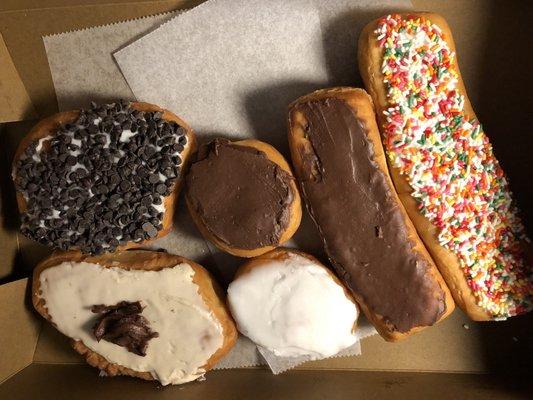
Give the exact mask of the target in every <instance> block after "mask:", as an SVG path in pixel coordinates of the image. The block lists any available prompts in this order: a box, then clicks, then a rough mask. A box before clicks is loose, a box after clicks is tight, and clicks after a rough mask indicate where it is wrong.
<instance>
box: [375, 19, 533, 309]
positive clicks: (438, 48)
mask: <svg viewBox="0 0 533 400" xmlns="http://www.w3.org/2000/svg"><path fill="white" fill-rule="evenodd" d="M375 34H376V35H377V40H378V41H379V45H380V47H381V48H382V49H383V54H384V55H383V64H382V68H381V69H382V73H383V75H384V83H385V87H386V92H387V100H388V102H389V108H388V109H387V110H386V111H385V116H386V124H385V127H384V140H383V142H384V145H385V148H386V150H387V154H388V157H389V160H390V162H391V163H392V165H394V166H395V167H397V168H399V169H400V172H401V173H402V174H404V175H405V176H406V177H407V179H408V181H409V183H410V184H411V187H412V188H413V193H412V196H413V197H414V198H415V199H416V200H417V202H418V207H419V209H420V212H421V213H422V214H423V215H424V216H425V217H427V218H428V219H429V220H430V221H431V222H432V223H433V224H434V225H435V226H436V227H437V228H438V229H439V235H438V239H439V242H440V244H441V245H442V246H444V247H445V248H447V249H449V250H450V251H452V252H453V253H454V254H456V256H457V257H458V259H459V262H460V264H461V267H462V269H463V271H464V273H465V276H466V279H467V282H468V284H469V286H470V288H471V289H472V291H473V293H474V295H475V297H476V299H477V303H478V305H479V306H480V307H482V308H483V309H484V310H486V311H487V312H489V313H490V314H491V315H492V316H493V317H494V318H507V317H510V316H513V315H517V314H521V313H524V312H527V311H529V310H530V309H531V308H533V304H532V303H533V300H532V297H533V296H532V293H533V277H532V274H531V271H530V270H528V266H527V265H526V264H525V262H524V257H523V254H522V246H521V245H520V242H521V241H528V242H529V239H528V238H527V237H526V234H525V230H524V227H523V225H522V223H521V221H520V219H519V217H518V216H517V209H516V208H515V206H514V205H513V202H512V199H511V193H510V191H509V188H508V183H507V180H506V178H505V175H504V173H503V171H502V169H501V167H500V165H499V163H498V161H497V160H496V158H495V157H494V155H493V151H492V146H491V145H490V143H489V140H488V138H487V136H485V134H484V132H483V129H482V128H481V125H480V123H479V122H478V121H477V120H476V119H475V118H469V117H468V116H467V115H466V114H465V112H464V111H463V107H464V97H463V96H462V95H461V94H460V93H459V91H458V89H457V83H458V80H457V71H456V70H455V68H454V59H455V54H454V53H453V52H452V51H451V50H450V48H449V47H448V44H447V43H446V41H445V40H444V39H443V35H442V32H441V30H440V29H439V27H438V26H436V25H433V24H432V23H431V22H430V21H428V20H424V19H422V18H416V17H402V16H401V15H389V16H387V17H384V18H382V19H381V20H380V21H379V24H378V28H377V30H376V31H375Z"/></svg>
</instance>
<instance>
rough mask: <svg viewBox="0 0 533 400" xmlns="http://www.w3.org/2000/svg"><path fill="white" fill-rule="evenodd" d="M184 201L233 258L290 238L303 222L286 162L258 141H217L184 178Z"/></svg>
mask: <svg viewBox="0 0 533 400" xmlns="http://www.w3.org/2000/svg"><path fill="white" fill-rule="evenodd" d="M186 186H187V187H186V199H187V204H188V206H189V210H190V212H191V214H192V215H193V219H194V220H195V222H196V224H197V225H198V227H199V229H200V231H201V232H202V234H203V235H204V236H206V238H208V239H209V240H212V241H213V242H214V243H215V244H216V245H217V246H219V247H220V248H221V249H222V250H224V251H227V252H229V253H231V254H235V255H239V256H244V257H252V256H254V255H258V254H262V253H264V252H266V251H268V250H271V249H272V248H273V247H276V246H278V245H279V244H280V243H282V242H284V241H286V240H288V239H289V238H290V236H292V234H293V233H294V231H296V229H297V227H298V225H299V223H300V218H301V206H300V197H299V195H298V191H297V188H296V185H295V183H294V179H293V177H292V174H291V171H290V169H289V167H288V164H287V163H286V161H285V160H284V159H283V157H282V156H281V155H280V154H279V153H278V152H277V151H276V150H275V149H274V148H273V147H271V146H269V145H267V144H265V143H262V142H258V141H256V140H247V141H242V142H230V141H229V140H225V139H215V140H214V141H212V142H211V143H209V144H207V145H205V146H203V147H202V148H201V149H200V151H199V152H198V156H197V159H196V160H195V161H194V162H193V164H192V166H191V170H190V172H189V174H188V175H187V177H186Z"/></svg>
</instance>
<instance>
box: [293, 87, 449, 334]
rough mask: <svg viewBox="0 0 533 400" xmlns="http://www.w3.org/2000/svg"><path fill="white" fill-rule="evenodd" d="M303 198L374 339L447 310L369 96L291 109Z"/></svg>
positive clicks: (336, 91)
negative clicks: (391, 171) (397, 187)
mask: <svg viewBox="0 0 533 400" xmlns="http://www.w3.org/2000/svg"><path fill="white" fill-rule="evenodd" d="M289 122H290V129H289V145H290V148H291V154H292V159H293V164H294V168H295V172H296V176H297V178H298V181H299V183H300V185H301V189H302V195H303V196H304V199H305V200H306V204H307V207H308V209H309V212H310V214H311V216H312V217H313V220H314V221H315V223H316V225H317V228H318V230H319V233H320V235H321V237H322V240H323V242H324V248H325V250H326V252H327V254H328V256H329V258H330V261H331V263H332V264H333V266H334V268H335V270H336V271H337V273H338V275H339V277H340V278H341V279H342V280H343V281H344V282H345V283H346V285H347V286H348V288H349V289H350V290H351V291H352V293H353V295H354V297H355V298H356V300H357V301H358V302H359V305H360V306H361V308H362V310H363V311H364V312H365V314H366V315H367V317H368V318H369V319H370V320H371V321H372V322H373V323H374V325H375V326H376V329H377V330H378V331H379V333H380V334H381V335H382V336H383V337H384V338H385V339H387V340H389V341H395V340H399V339H402V338H405V337H407V336H408V335H410V334H412V333H415V332H417V331H420V330H421V329H424V328H425V327H428V326H431V325H434V324H436V323H437V322H439V321H440V320H442V319H443V318H445V317H446V316H447V315H448V314H449V313H450V312H451V311H452V310H453V300H452V298H451V295H450V292H449V290H448V288H447V287H446V285H445V283H444V281H443V279H442V277H441V276H440V274H439V272H438V270H437V268H436V266H435V264H434V262H433V260H432V259H431V257H430V256H429V254H428V253H427V251H426V249H425V248H424V246H423V244H422V242H421V241H420V238H419V237H418V236H417V234H416V231H415V229H414V227H413V225H412V223H411V221H410V220H409V219H408V217H407V214H406V212H405V210H404V209H403V207H402V205H401V203H400V200H399V199H398V197H397V195H396V192H395V191H394V186H393V185H392V182H391V180H390V177H389V175H388V171H387V167H386V162H385V158H384V154H383V148H382V147H381V144H380V142H379V133H378V130H377V127H376V123H375V115H374V112H373V108H372V102H371V100H370V97H369V96H368V95H367V94H366V93H365V92H364V91H363V90H361V89H352V88H331V89H324V90H320V91H317V92H313V93H311V94H309V95H307V96H304V97H302V98H300V99H298V100H297V101H296V102H294V103H293V104H292V105H291V106H290V108H289Z"/></svg>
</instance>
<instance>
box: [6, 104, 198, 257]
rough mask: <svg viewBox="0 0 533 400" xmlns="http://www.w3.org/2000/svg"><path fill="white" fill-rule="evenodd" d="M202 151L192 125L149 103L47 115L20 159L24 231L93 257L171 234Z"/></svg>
mask: <svg viewBox="0 0 533 400" xmlns="http://www.w3.org/2000/svg"><path fill="white" fill-rule="evenodd" d="M194 147H195V138H194V134H193V132H192V130H191V129H190V128H189V127H188V126H187V124H186V123H185V122H184V121H182V120H181V119H180V118H178V117H177V116H175V115H174V114H172V113H171V112H169V111H167V110H164V109H162V108H159V107H158V106H155V105H152V104H147V103H129V102H124V101H119V102H116V103H112V104H106V105H96V104H94V103H92V105H91V107H90V109H88V110H79V111H68V112H62V113H58V114H56V115H53V116H51V117H49V118H46V119H44V120H42V121H41V122H39V123H38V124H37V125H36V126H35V127H34V128H33V129H32V130H31V131H30V132H29V134H28V135H27V136H26V137H25V138H24V139H23V140H22V142H21V144H20V145H19V148H18V151H17V153H16V155H15V160H14V162H13V179H14V182H15V187H16V190H17V201H18V205H19V210H20V212H21V214H22V226H21V231H22V233H23V234H24V235H26V236H28V237H29V238H31V239H34V240H36V241H38V242H40V243H42V244H45V245H48V246H50V247H54V248H58V249H61V250H67V249H79V250H81V251H82V252H84V253H90V254H100V253H102V252H106V251H107V252H113V251H115V250H116V249H117V248H126V247H134V246H138V245H139V244H140V243H143V242H145V241H147V240H151V239H155V238H158V237H161V236H164V235H165V234H167V233H168V232H169V230H170V228H171V225H172V217H173V212H174V201H175V199H176V197H177V196H176V195H177V193H178V190H179V187H180V183H181V177H182V175H183V169H185V168H186V167H187V164H188V157H189V154H190V153H191V152H192V151H193V150H194Z"/></svg>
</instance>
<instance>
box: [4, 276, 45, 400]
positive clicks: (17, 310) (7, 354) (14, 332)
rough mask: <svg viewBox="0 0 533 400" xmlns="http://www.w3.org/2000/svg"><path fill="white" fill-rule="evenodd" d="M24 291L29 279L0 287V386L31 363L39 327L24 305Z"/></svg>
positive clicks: (27, 307)
mask: <svg viewBox="0 0 533 400" xmlns="http://www.w3.org/2000/svg"><path fill="white" fill-rule="evenodd" d="M27 287H28V279H21V280H18V281H15V282H11V283H8V284H5V285H2V286H0V304H1V307H0V321H2V326H1V329H0V360H1V361H0V382H2V381H4V380H5V379H7V378H9V377H10V376H12V375H13V374H15V373H17V372H18V371H20V370H21V369H22V368H24V367H26V366H27V365H29V364H31V362H32V359H33V352H34V351H35V346H36V344H37V338H38V336H39V330H40V323H39V321H38V320H37V319H36V318H35V316H34V315H32V312H31V311H30V307H29V306H28V305H27V304H26V299H27V297H26V290H27ZM0 398H4V397H2V396H0Z"/></svg>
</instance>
